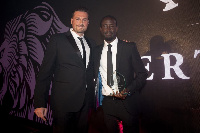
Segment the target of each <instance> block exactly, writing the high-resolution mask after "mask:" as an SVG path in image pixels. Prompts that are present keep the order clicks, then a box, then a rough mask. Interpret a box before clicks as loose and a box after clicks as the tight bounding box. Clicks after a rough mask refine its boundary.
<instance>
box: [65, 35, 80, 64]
mask: <svg viewBox="0 0 200 133" xmlns="http://www.w3.org/2000/svg"><path fill="white" fill-rule="evenodd" d="M66 37H67V39H68V41H69V43H70V44H71V45H72V47H73V48H74V50H75V52H76V53H77V55H78V56H79V57H80V59H81V60H82V56H81V52H80V50H79V49H78V46H77V44H76V42H75V40H74V38H73V36H72V34H71V32H70V31H68V32H67V34H66Z"/></svg>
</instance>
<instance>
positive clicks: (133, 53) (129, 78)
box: [94, 16, 147, 133]
mask: <svg viewBox="0 0 200 133" xmlns="http://www.w3.org/2000/svg"><path fill="white" fill-rule="evenodd" d="M100 31H101V34H102V35H103V37H104V44H103V45H99V46H97V47H96V48H95V50H94V53H95V55H94V70H95V78H97V77H98V75H100V78H101V80H100V81H102V82H101V83H102V95H103V96H104V98H103V101H102V108H103V111H104V120H105V124H106V126H107V129H108V133H118V132H119V129H118V127H119V126H118V121H122V124H123V132H124V133H139V93H140V91H141V88H142V87H143V86H144V84H145V82H146V78H147V71H146V69H145V67H144V65H143V62H142V60H141V57H140V55H139V52H138V50H137V48H136V44H135V43H133V42H124V41H121V40H119V39H118V38H117V31H118V26H117V20H116V19H115V17H113V16H105V17H103V18H102V20H101V23H100ZM110 71H111V72H110ZM116 73H117V76H116ZM117 77H120V78H117ZM124 80H125V82H124ZM117 84H121V85H122V86H124V87H125V88H124V89H123V90H122V91H120V90H119V87H118V85H117Z"/></svg>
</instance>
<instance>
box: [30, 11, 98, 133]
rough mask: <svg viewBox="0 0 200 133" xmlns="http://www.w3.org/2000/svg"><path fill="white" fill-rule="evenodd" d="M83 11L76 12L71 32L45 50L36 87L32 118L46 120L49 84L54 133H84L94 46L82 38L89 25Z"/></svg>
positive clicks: (85, 13)
mask: <svg viewBox="0 0 200 133" xmlns="http://www.w3.org/2000/svg"><path fill="white" fill-rule="evenodd" d="M88 17H89V14H88V10H87V9H86V8H78V9H76V10H75V11H74V12H73V14H72V18H71V24H72V28H71V29H70V30H69V31H68V32H66V33H61V34H56V35H55V36H52V38H51V40H50V42H49V45H48V47H47V49H46V52H45V56H44V59H43V62H42V65H41V67H40V71H39V74H38V77H37V81H36V86H35V94H34V97H35V114H36V115H37V116H38V117H40V118H42V119H43V120H46V118H45V116H46V113H47V107H46V106H47V102H48V96H49V89H50V83H51V81H52V89H51V100H50V105H51V109H52V115H53V132H55V133H66V132H67V133H76V132H81V133H86V132H87V126H88V125H87V124H88V123H87V120H88V110H89V104H90V103H89V102H90V101H92V100H91V99H90V98H93V97H94V95H93V93H92V92H93V90H92V89H93V87H92V85H93V69H92V68H93V67H92V66H91V61H90V60H91V56H92V48H93V47H94V46H95V43H94V42H93V41H92V40H90V39H88V38H86V37H84V32H85V31H86V30H87V27H88V24H89V18H88Z"/></svg>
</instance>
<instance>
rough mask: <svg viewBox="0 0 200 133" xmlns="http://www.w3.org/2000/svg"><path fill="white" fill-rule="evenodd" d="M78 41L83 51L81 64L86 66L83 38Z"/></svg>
mask: <svg viewBox="0 0 200 133" xmlns="http://www.w3.org/2000/svg"><path fill="white" fill-rule="evenodd" d="M78 39H79V40H80V41H81V45H82V49H83V64H84V65H85V66H86V52H85V46H84V43H83V38H81V37H78Z"/></svg>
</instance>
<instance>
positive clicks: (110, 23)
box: [100, 18, 118, 42]
mask: <svg viewBox="0 0 200 133" xmlns="http://www.w3.org/2000/svg"><path fill="white" fill-rule="evenodd" d="M100 31H101V34H102V35H103V37H104V39H105V40H106V41H107V42H112V41H113V40H115V38H116V36H117V31H118V27H117V26H116V21H115V20H113V19H111V18H105V19H104V20H103V21H102V23H101V27H100Z"/></svg>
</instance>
